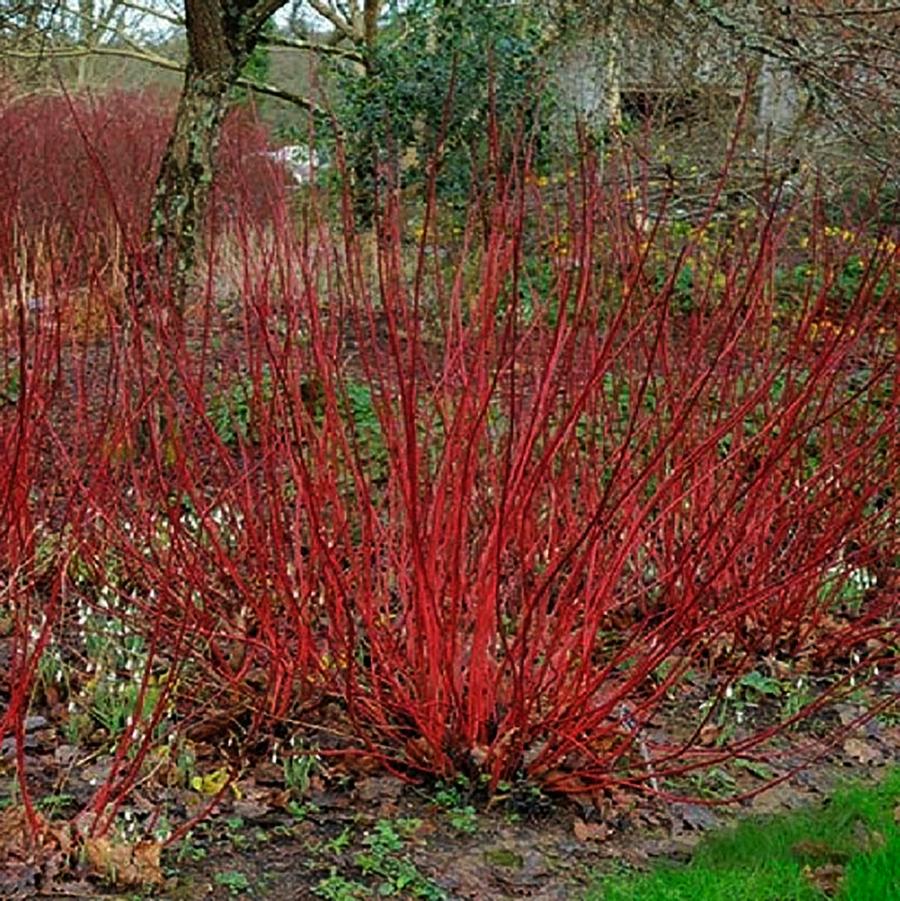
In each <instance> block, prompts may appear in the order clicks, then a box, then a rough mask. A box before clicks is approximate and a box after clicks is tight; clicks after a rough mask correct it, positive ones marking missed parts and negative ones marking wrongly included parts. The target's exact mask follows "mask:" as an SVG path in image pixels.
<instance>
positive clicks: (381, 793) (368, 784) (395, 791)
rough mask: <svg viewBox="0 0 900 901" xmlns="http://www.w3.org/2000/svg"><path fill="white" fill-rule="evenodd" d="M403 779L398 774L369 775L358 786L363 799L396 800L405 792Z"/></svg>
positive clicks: (370, 800) (357, 789)
mask: <svg viewBox="0 0 900 901" xmlns="http://www.w3.org/2000/svg"><path fill="white" fill-rule="evenodd" d="M403 787H404V783H403V780H401V779H398V778H397V777H396V776H369V777H367V778H364V779H361V780H360V781H359V782H358V783H357V786H356V791H357V794H358V795H359V799H360V800H361V801H366V802H372V801H396V800H397V799H398V798H399V797H400V795H401V793H402V792H403Z"/></svg>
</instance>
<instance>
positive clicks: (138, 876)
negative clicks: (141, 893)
mask: <svg viewBox="0 0 900 901" xmlns="http://www.w3.org/2000/svg"><path fill="white" fill-rule="evenodd" d="M161 849H162V846H161V845H160V844H159V842H151V841H142V842H138V843H137V844H135V845H131V844H128V843H125V842H113V841H111V840H110V839H108V838H88V839H85V841H84V851H85V857H86V858H87V861H88V863H89V864H90V866H91V869H92V870H93V871H94V873H96V874H97V875H98V876H101V877H103V878H105V879H108V880H110V881H111V882H112V883H114V884H115V885H120V886H140V885H161V884H162V882H163V875H162V870H161V869H160V865H159V855H160V851H161Z"/></svg>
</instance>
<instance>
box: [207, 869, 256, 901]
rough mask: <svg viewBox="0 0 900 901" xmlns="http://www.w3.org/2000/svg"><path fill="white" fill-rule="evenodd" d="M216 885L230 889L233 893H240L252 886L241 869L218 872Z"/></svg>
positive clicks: (230, 892)
mask: <svg viewBox="0 0 900 901" xmlns="http://www.w3.org/2000/svg"><path fill="white" fill-rule="evenodd" d="M215 882H216V885H221V886H223V887H224V888H227V889H228V892H229V894H231V895H240V894H241V893H242V892H246V891H247V890H248V889H249V888H250V880H249V879H248V878H247V876H246V875H245V874H244V873H242V872H241V871H240V870H226V871H225V872H224V873H216V875H215Z"/></svg>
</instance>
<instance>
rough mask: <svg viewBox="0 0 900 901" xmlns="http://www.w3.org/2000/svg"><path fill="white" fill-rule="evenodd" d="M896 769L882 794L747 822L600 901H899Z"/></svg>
mask: <svg viewBox="0 0 900 901" xmlns="http://www.w3.org/2000/svg"><path fill="white" fill-rule="evenodd" d="M898 799H900V781H898V773H897V771H896V770H894V771H893V772H892V773H890V774H889V775H888V777H887V779H886V780H885V781H884V782H883V783H882V784H881V785H879V786H876V787H869V788H864V787H854V788H845V789H843V790H841V791H839V792H837V793H836V794H835V795H834V796H833V797H832V798H831V799H829V802H828V803H827V805H826V806H825V807H822V808H819V809H813V810H806V811H803V812H800V813H795V814H793V815H790V816H782V817H780V818H777V819H772V818H766V819H757V820H755V821H751V820H747V821H744V822H743V823H741V824H740V825H738V826H737V827H736V828H734V829H732V830H730V831H727V832H723V833H714V834H712V835H710V836H708V837H707V838H706V839H705V840H704V841H703V842H701V844H700V845H699V846H698V847H697V849H696V851H695V853H694V855H693V858H692V860H691V863H690V864H689V865H688V866H686V867H682V868H681V869H675V868H670V867H669V868H659V869H657V870H656V871H655V872H653V873H651V874H648V875H645V876H640V877H634V876H632V877H609V878H607V879H605V880H603V881H602V882H601V883H600V884H599V885H598V886H597V887H596V889H594V890H593V891H592V892H591V893H589V895H588V897H590V898H592V899H595V901H614V899H620V898H621V899H628V901H644V899H647V901H649V899H658V898H668V899H679V898H697V899H703V901H712V899H716V898H723V899H724V898H739V899H743V898H746V899H748V901H749V899H753V901H764V899H773V901H775V899H777V901H789V899H791V901H793V899H806V898H809V899H815V898H822V897H838V898H847V899H860V901H861V899H864V898H885V899H887V898H896V897H898V896H900V878H898V876H897V867H896V861H897V859H898V856H900V844H898V842H900V829H898V818H897V805H898Z"/></svg>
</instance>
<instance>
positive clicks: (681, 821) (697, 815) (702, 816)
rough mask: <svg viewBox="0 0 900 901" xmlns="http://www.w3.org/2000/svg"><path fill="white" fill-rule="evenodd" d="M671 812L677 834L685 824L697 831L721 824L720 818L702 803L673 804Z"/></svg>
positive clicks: (703, 830)
mask: <svg viewBox="0 0 900 901" xmlns="http://www.w3.org/2000/svg"><path fill="white" fill-rule="evenodd" d="M671 813H672V831H673V832H674V833H675V834H676V835H678V834H679V833H680V832H681V831H682V828H683V827H684V826H687V828H688V829H693V830H694V831H697V832H705V831H706V830H708V829H715V828H716V826H718V825H719V818H718V817H717V816H716V815H715V814H714V813H713V812H712V811H711V810H710V809H709V808H708V807H704V806H703V805H702V804H680V803H678V804H673V805H672V807H671Z"/></svg>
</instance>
